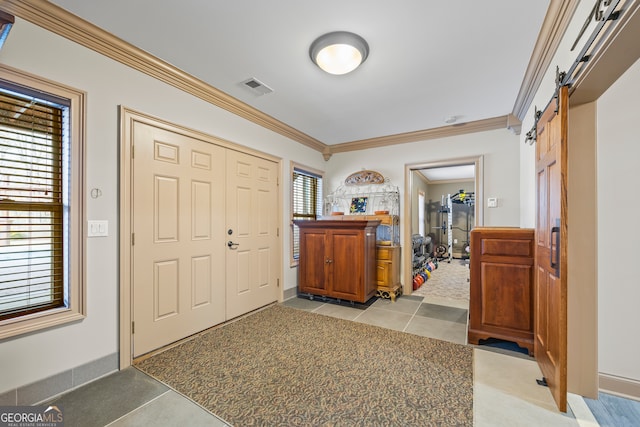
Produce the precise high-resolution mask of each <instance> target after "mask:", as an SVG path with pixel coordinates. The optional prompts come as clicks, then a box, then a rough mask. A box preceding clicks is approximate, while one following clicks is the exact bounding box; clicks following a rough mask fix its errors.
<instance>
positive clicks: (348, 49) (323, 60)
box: [309, 31, 369, 74]
mask: <svg viewBox="0 0 640 427" xmlns="http://www.w3.org/2000/svg"><path fill="white" fill-rule="evenodd" d="M309 56H311V60H312V61H313V62H314V63H315V64H316V65H317V66H318V67H320V68H321V69H323V70H324V71H326V72H327V73H329V74H347V73H349V72H351V71H353V70H355V69H356V68H358V66H359V65H360V64H362V63H363V62H364V61H365V60H366V59H367V56H369V45H368V44H367V42H366V41H365V40H364V39H363V38H362V37H360V36H359V35H357V34H353V33H349V32H347V31H335V32H333V33H328V34H325V35H323V36H320V37H318V38H317V39H316V40H315V41H314V42H313V43H311V47H310V48H309Z"/></svg>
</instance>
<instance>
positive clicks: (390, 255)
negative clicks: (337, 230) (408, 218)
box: [330, 215, 402, 301]
mask: <svg viewBox="0 0 640 427" xmlns="http://www.w3.org/2000/svg"><path fill="white" fill-rule="evenodd" d="M330 218H331V219H332V220H342V221H363V220H366V221H379V222H380V223H379V224H378V226H377V227H376V245H377V248H376V269H377V273H376V295H377V296H379V297H380V298H391V300H392V301H395V299H396V297H397V296H398V295H401V294H402V284H401V283H400V225H399V224H400V219H399V217H398V215H334V216H331V217H330Z"/></svg>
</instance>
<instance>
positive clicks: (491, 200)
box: [487, 197, 498, 208]
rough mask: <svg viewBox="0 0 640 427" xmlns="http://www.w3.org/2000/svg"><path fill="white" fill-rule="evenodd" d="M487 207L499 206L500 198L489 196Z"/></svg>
mask: <svg viewBox="0 0 640 427" xmlns="http://www.w3.org/2000/svg"><path fill="white" fill-rule="evenodd" d="M487 207H488V208H497V207H498V199H497V198H495V197H489V198H488V199H487Z"/></svg>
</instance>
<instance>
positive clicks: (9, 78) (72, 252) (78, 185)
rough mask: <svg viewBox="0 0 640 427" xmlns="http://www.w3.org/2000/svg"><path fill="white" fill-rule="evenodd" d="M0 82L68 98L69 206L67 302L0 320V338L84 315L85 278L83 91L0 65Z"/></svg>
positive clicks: (31, 91) (64, 322) (34, 330)
mask: <svg viewBox="0 0 640 427" xmlns="http://www.w3.org/2000/svg"><path fill="white" fill-rule="evenodd" d="M0 81H2V82H3V83H6V84H8V85H9V86H11V87H13V88H14V89H15V88H24V91H25V93H34V92H42V93H43V94H45V95H43V97H46V94H50V95H53V96H54V97H57V98H63V99H65V100H68V101H69V139H68V142H67V144H68V149H69V152H70V162H69V174H70V179H69V193H70V194H69V206H68V218H69V222H68V224H65V226H64V227H65V231H66V232H67V233H68V236H69V238H68V247H67V248H65V251H66V252H67V254H68V256H67V258H66V260H65V264H64V267H65V272H66V273H67V278H66V288H65V292H67V293H68V305H67V306H64V307H58V308H52V309H49V310H45V311H40V312H35V313H29V314H25V315H21V316H16V317H13V318H9V319H5V320H2V321H0V339H5V338H9V337H15V336H19V335H23V334H27V333H32V332H36V331H40V330H42V329H45V328H50V327H53V326H58V325H62V324H66V323H69V322H75V321H79V320H81V319H84V318H85V317H86V280H85V274H86V273H85V263H86V260H85V258H86V256H85V239H84V228H85V227H84V223H85V196H84V194H85V148H84V147H85V123H86V118H85V114H86V93H85V92H82V91H79V90H77V89H74V88H71V87H69V86H66V85H63V84H60V83H56V82H53V81H50V80H48V79H45V78H42V77H39V76H35V75H33V74H29V73H26V72H24V71H21V70H18V69H15V68H12V67H9V66H6V65H3V64H0Z"/></svg>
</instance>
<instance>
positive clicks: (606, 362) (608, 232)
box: [597, 61, 640, 386]
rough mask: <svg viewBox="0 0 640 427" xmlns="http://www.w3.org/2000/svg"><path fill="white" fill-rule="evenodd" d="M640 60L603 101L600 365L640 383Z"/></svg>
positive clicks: (599, 133)
mask: <svg viewBox="0 0 640 427" xmlns="http://www.w3.org/2000/svg"><path fill="white" fill-rule="evenodd" d="M639 99H640V61H638V62H636V63H635V64H634V65H633V66H632V67H631V68H630V69H629V70H628V71H627V72H626V73H625V74H624V75H623V76H622V77H620V78H619V79H618V80H617V81H616V82H615V83H614V84H613V85H612V86H611V87H610V88H609V90H607V92H605V93H604V94H603V95H602V96H601V97H600V98H599V99H598V102H597V116H598V119H597V136H598V142H597V154H598V157H597V161H598V175H597V176H598V180H597V197H598V249H599V250H598V349H599V351H598V359H599V360H598V367H599V371H600V373H602V374H607V375H614V376H618V377H622V378H626V379H631V380H635V381H638V385H639V386H640V363H638V355H639V354H640V342H639V341H638V339H637V337H638V336H640V310H638V304H639V303H640V286H639V283H640V279H638V271H637V270H636V268H635V267H636V266H637V264H636V263H637V262H638V255H639V254H640V251H639V250H638V247H639V244H640V231H638V226H637V222H638V213H639V212H640V197H638V194H637V186H636V185H635V184H637V183H638V182H640V167H639V159H640V143H639V142H640V138H638V123H640V107H638V100H639Z"/></svg>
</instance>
